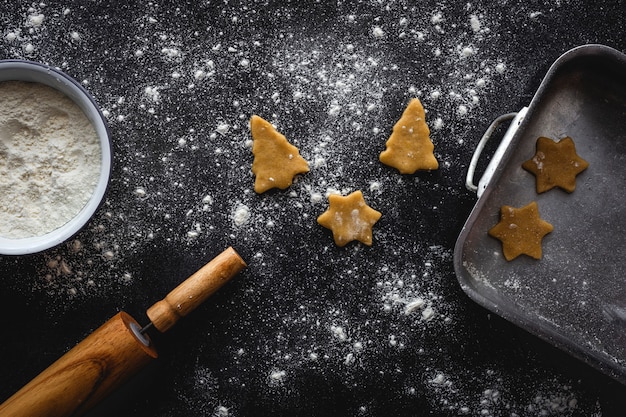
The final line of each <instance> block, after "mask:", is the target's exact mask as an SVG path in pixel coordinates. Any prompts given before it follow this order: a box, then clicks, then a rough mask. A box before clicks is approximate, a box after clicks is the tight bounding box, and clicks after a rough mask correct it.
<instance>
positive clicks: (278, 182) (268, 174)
mask: <svg viewBox="0 0 626 417" xmlns="http://www.w3.org/2000/svg"><path fill="white" fill-rule="evenodd" d="M250 131H251V133H252V140H253V143H252V154H253V155H254V161H253V162H252V172H253V173H254V175H255V180H254V191H256V192H257V193H259V194H260V193H263V192H265V191H267V190H269V189H272V188H280V189H281V190H284V189H285V188H287V187H289V186H290V185H291V183H292V182H293V177H295V176H296V175H298V174H304V173H306V172H309V164H307V162H306V161H305V160H304V158H302V157H301V156H300V152H298V148H296V147H295V146H293V145H292V144H291V143H289V142H287V138H285V136H283V135H282V134H281V133H279V132H278V131H277V130H276V129H274V126H272V124H271V123H269V122H268V121H266V120H263V119H262V118H260V117H259V116H256V115H254V116H252V117H251V118H250Z"/></svg>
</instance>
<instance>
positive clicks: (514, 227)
mask: <svg viewBox="0 0 626 417" xmlns="http://www.w3.org/2000/svg"><path fill="white" fill-rule="evenodd" d="M552 230H553V226H552V225H551V224H550V223H548V222H546V221H545V220H542V219H541V218H540V217H539V209H538V207H537V203H536V202H535V201H533V202H531V203H530V204H528V205H527V206H524V207H521V208H515V207H511V206H502V207H501V208H500V222H499V223H498V224H496V225H495V226H494V227H492V228H491V229H489V232H488V233H489V235H490V236H492V237H495V238H496V239H499V240H500V241H502V252H503V254H504V258H505V259H506V260H507V261H511V260H513V259H515V258H517V257H518V256H520V255H522V254H524V255H528V256H530V257H532V258H535V259H541V255H542V250H541V242H542V240H543V237H544V236H545V235H547V234H548V233H550V232H551V231H552Z"/></svg>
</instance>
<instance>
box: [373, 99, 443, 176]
mask: <svg viewBox="0 0 626 417" xmlns="http://www.w3.org/2000/svg"><path fill="white" fill-rule="evenodd" d="M433 149H434V145H433V143H432V142H431V141H430V129H428V125H427V124H426V112H425V111H424V107H422V103H420V101H419V100H418V99H416V98H414V99H413V100H411V101H410V102H409V104H408V106H407V107H406V109H405V110H404V112H403V113H402V116H401V117H400V120H398V122H397V123H396V124H395V125H394V126H393V131H392V133H391V136H389V139H388V140H387V143H386V149H385V150H384V151H382V152H381V153H380V157H379V159H380V162H382V163H383V164H385V165H388V166H390V167H393V168H396V169H397V170H398V171H400V173H401V174H413V173H415V171H417V170H426V171H430V170H433V169H437V168H439V163H438V162H437V159H436V158H435V155H433Z"/></svg>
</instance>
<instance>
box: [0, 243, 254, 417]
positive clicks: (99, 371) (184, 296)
mask: <svg viewBox="0 0 626 417" xmlns="http://www.w3.org/2000/svg"><path fill="white" fill-rule="evenodd" d="M245 266H246V264H245V262H244V261H243V259H241V257H240V256H239V255H238V254H237V252H235V250H234V249H232V248H228V249H226V250H225V251H224V252H222V253H221V254H220V255H218V256H217V257H215V258H214V259H213V260H211V261H210V262H209V263H208V264H206V265H205V266H204V267H202V268H201V269H200V270H199V271H197V272H196V273H195V274H193V275H192V276H191V277H189V278H188V279H187V280H185V281H184V282H183V283H182V284H180V285H179V286H178V287H176V288H175V289H174V290H173V291H172V292H170V293H169V294H168V295H167V296H166V297H165V298H164V299H163V300H161V301H159V302H157V303H156V304H154V305H153V306H152V307H150V308H149V309H148V311H147V314H148V317H149V318H150V320H151V323H150V324H149V325H148V326H146V327H144V328H143V329H142V328H141V326H139V324H138V323H137V322H136V321H135V320H134V319H133V318H132V317H131V316H129V315H128V314H126V313H124V312H120V313H118V314H117V315H115V316H113V318H111V319H110V320H109V321H107V322H106V323H104V324H103V325H102V326H101V327H100V328H98V329H97V330H96V331H94V332H93V333H92V334H90V335H89V336H87V338H85V340H83V341H82V342H80V343H79V344H78V345H76V346H75V347H74V348H72V349H71V350H70V351H68V352H67V353H66V354H65V355H63V356H62V357H61V358H59V359H58V360H57V361H56V362H55V363H53V364H52V365H50V367H48V368H47V369H46V370H44V371H43V372H42V373H41V374H39V375H38V376H36V377H35V378H34V379H33V380H32V381H30V382H29V383H28V384H26V385H25V386H24V387H23V388H22V389H21V390H19V391H18V392H16V393H15V394H14V395H13V396H11V397H10V398H9V399H8V400H6V401H5V402H4V403H3V404H2V405H0V417H62V416H63V417H64V416H79V415H82V414H83V413H85V412H86V411H88V410H89V409H91V408H92V407H93V406H94V405H96V404H97V403H98V402H99V401H100V400H102V399H103V398H104V397H106V396H107V395H108V394H110V393H111V392H112V391H113V390H114V389H115V388H117V387H118V386H119V385H121V384H122V383H123V382H125V381H126V380H128V379H129V378H130V377H131V376H133V375H134V374H135V373H137V371H139V370H140V369H141V368H143V367H144V366H145V365H147V364H148V363H149V362H150V361H151V360H152V359H155V358H156V357H157V352H156V350H155V348H154V346H153V345H152V341H151V340H150V338H149V336H148V335H147V334H145V330H146V329H147V328H148V327H152V326H154V327H155V328H156V329H157V330H159V331H161V332H165V331H166V330H168V329H169V328H171V327H172V326H173V325H174V324H175V323H176V322H177V321H178V320H179V319H180V318H181V317H184V316H186V315H187V314H189V313H190V312H191V311H192V310H193V309H195V308H196V307H198V306H199V305H200V304H201V303H202V302H203V301H204V300H206V298H207V297H209V296H210V295H211V294H213V293H214V292H215V291H217V290H218V289H219V288H220V287H221V286H222V285H224V284H225V283H226V282H227V281H228V280H229V279H230V278H232V277H233V276H234V275H236V274H237V273H238V272H239V271H241V270H242V269H243V268H244V267H245Z"/></svg>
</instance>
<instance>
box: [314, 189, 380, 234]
mask: <svg viewBox="0 0 626 417" xmlns="http://www.w3.org/2000/svg"><path fill="white" fill-rule="evenodd" d="M328 202H329V203H330V207H329V208H328V210H326V211H325V212H324V213H322V214H321V215H320V216H319V217H318V218H317V222H318V223H319V224H320V225H322V226H324V227H325V228H327V229H331V230H332V232H333V238H334V239H335V243H336V244H337V246H345V245H346V244H347V243H349V242H351V241H353V240H358V241H360V242H362V243H364V244H366V245H368V246H372V226H374V224H375V223H376V222H377V221H378V219H380V216H381V213H380V212H378V211H376V210H374V209H373V208H371V207H370V206H368V205H367V203H365V200H364V199H363V193H362V192H361V191H355V192H353V193H352V194H349V195H347V196H345V197H344V196H341V195H337V194H331V195H330V196H328Z"/></svg>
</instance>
